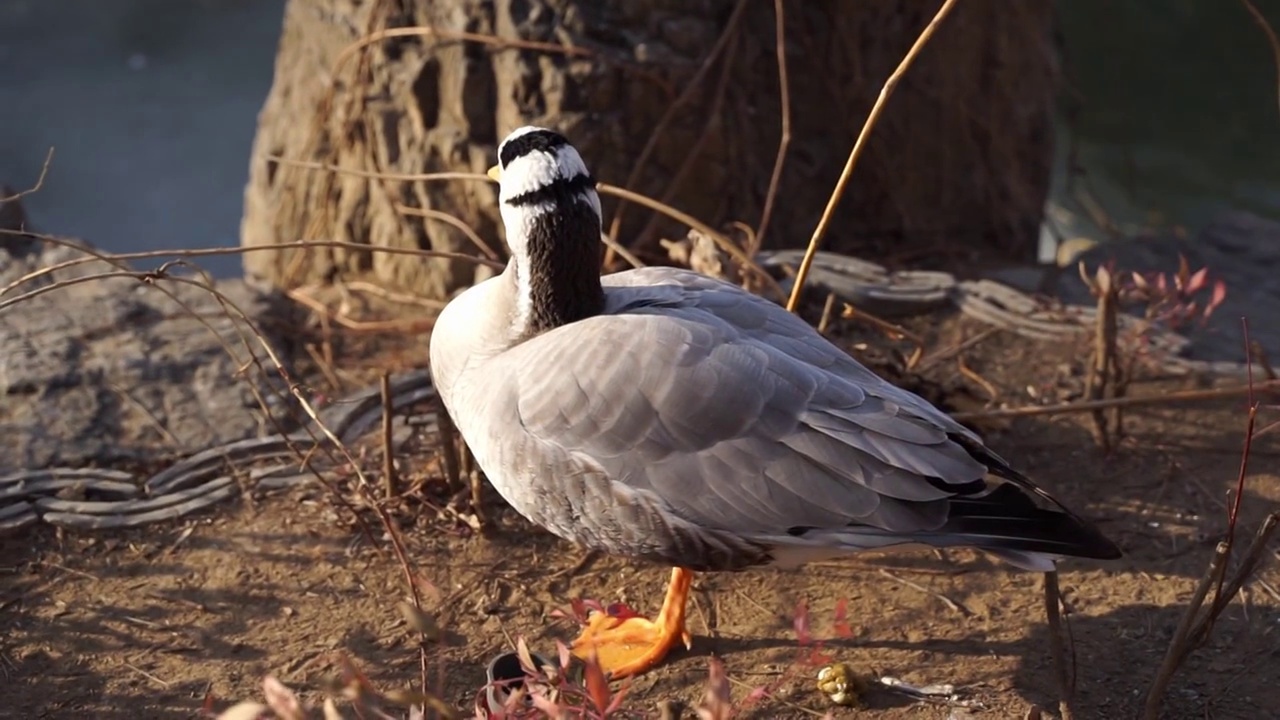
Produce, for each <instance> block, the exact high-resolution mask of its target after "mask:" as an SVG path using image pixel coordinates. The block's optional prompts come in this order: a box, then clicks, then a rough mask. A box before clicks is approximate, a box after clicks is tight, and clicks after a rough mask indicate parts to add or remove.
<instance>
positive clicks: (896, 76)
mask: <svg viewBox="0 0 1280 720" xmlns="http://www.w3.org/2000/svg"><path fill="white" fill-rule="evenodd" d="M955 4H956V0H944V1H943V3H942V7H940V8H938V12H937V13H935V14H934V16H933V19H932V20H930V21H929V24H928V25H926V26H925V28H924V30H923V31H921V33H920V36H919V37H917V38H916V41H915V43H914V44H913V45H912V46H911V49H910V50H908V51H907V54H906V56H905V57H903V58H902V62H900V63H898V67H897V69H895V70H894V71H893V74H892V75H890V76H889V79H888V80H886V81H885V82H884V85H883V86H882V87H881V88H880V96H879V97H877V98H876V102H875V104H874V105H872V106H871V112H870V113H868V114H867V121H866V122H865V123H863V124H862V130H861V131H860V132H859V133H858V139H857V140H855V141H854V143H853V149H852V150H850V151H849V159H848V160H846V161H845V163H844V170H842V171H841V172H840V179H839V180H838V181H837V182H836V187H835V190H833V191H832V193H831V197H830V198H828V200H827V206H826V208H825V209H823V211H822V218H821V219H820V220H818V226H817V227H816V228H814V230H813V237H811V238H809V246H808V247H807V248H805V251H804V259H803V260H801V261H800V268H799V270H797V271H796V282H795V285H794V286H793V287H792V288H791V297H790V298H789V299H788V300H787V310H789V311H791V312H795V310H796V307H798V306H799V304H800V293H801V292H802V291H803V290H804V281H805V279H806V278H808V277H809V268H810V267H811V266H812V265H813V258H814V257H815V256H816V255H817V254H818V248H819V246H821V245H822V237H823V236H824V235H825V234H826V232H827V226H828V225H830V224H831V218H832V216H833V215H834V214H835V209H836V205H838V204H839V203H840V198H841V197H843V196H844V190H845V187H846V186H847V185H848V184H849V176H850V175H852V174H853V168H854V166H855V165H857V163H858V157H859V156H861V155H862V150H863V148H864V147H866V143H867V136H868V135H870V134H871V128H872V127H874V126H875V124H876V120H878V119H879V117H880V113H882V112H884V107H885V101H886V100H888V99H889V96H890V95H892V94H893V91H894V89H895V88H896V87H898V81H899V80H900V79H901V78H902V75H903V73H905V72H906V71H907V68H909V67H911V63H912V62H913V61H915V59H916V56H917V55H919V54H920V50H921V49H922V48H924V46H925V45H926V44H927V43H928V42H929V38H931V37H933V32H934V30H936V29H937V28H938V24H939V23H941V22H942V20H943V18H945V17H946V16H947V13H949V12H951V8H952V6H954V5H955Z"/></svg>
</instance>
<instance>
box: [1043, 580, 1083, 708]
mask: <svg viewBox="0 0 1280 720" xmlns="http://www.w3.org/2000/svg"><path fill="white" fill-rule="evenodd" d="M1061 607H1062V591H1061V590H1060V589H1059V588H1058V571H1057V570H1052V571H1050V572H1047V573H1045V574H1044V614H1045V618H1046V620H1047V621H1048V624H1049V652H1050V654H1052V655H1053V666H1054V670H1055V671H1056V674H1057V678H1058V713H1059V714H1060V715H1061V716H1062V720H1072V718H1074V717H1075V710H1074V707H1073V704H1074V702H1073V701H1074V699H1075V694H1076V679H1075V671H1074V668H1073V667H1072V666H1071V664H1070V663H1069V662H1068V661H1067V638H1066V634H1065V633H1064V632H1063V627H1062V613H1061V611H1060V609H1061Z"/></svg>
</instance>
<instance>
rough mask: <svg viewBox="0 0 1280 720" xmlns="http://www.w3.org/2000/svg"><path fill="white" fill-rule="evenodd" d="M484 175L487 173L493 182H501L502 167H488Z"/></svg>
mask: <svg viewBox="0 0 1280 720" xmlns="http://www.w3.org/2000/svg"><path fill="white" fill-rule="evenodd" d="M485 175H488V176H489V177H490V179H492V180H493V181H494V182H502V168H500V167H498V166H497V165H494V166H493V167H491V168H489V171H488V172H486V173H485Z"/></svg>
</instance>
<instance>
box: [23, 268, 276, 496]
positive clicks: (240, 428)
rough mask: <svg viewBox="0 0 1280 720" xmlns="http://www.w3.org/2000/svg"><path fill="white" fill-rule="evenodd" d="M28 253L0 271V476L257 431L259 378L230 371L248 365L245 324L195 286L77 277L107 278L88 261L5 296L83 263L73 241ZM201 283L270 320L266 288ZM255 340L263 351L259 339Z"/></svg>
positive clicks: (257, 321) (175, 449) (189, 447)
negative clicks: (53, 268) (34, 275)
mask: <svg viewBox="0 0 1280 720" xmlns="http://www.w3.org/2000/svg"><path fill="white" fill-rule="evenodd" d="M38 248H39V251H38V252H32V253H30V254H28V255H27V256H23V257H10V258H9V259H8V261H6V262H4V264H3V265H0V291H3V294H0V475H3V474H5V473H6V472H11V471H15V470H20V469H34V468H44V467H49V466H52V465H60V466H82V465H85V464H97V465H100V464H104V463H108V462H118V461H121V460H124V461H132V462H139V463H145V464H147V465H150V464H151V463H153V462H155V461H159V460H163V459H165V458H171V457H173V456H174V455H176V454H181V453H188V452H192V451H195V450H200V449H204V448H207V447H208V446H210V445H212V444H215V443H221V442H227V441H231V440H236V439H240V438H244V437H248V436H251V435H254V434H256V433H257V432H258V431H259V429H260V427H259V426H260V425H261V424H262V420H261V418H262V417H263V415H262V412H261V411H260V410H259V409H258V406H257V403H256V402H255V401H254V399H253V396H252V393H251V392H250V385H249V383H250V382H254V381H255V378H258V377H259V376H260V373H257V372H256V370H255V369H254V368H253V366H251V365H250V366H249V370H248V371H247V372H245V373H244V377H241V376H240V370H241V368H242V367H244V366H246V365H247V364H248V363H249V361H250V354H249V351H248V350H247V349H246V347H245V345H244V342H243V340H242V339H241V335H240V333H241V332H251V329H250V328H249V326H248V325H247V324H246V323H245V322H243V321H238V320H233V319H231V318H230V317H228V315H227V313H226V312H225V311H224V310H223V309H222V307H221V306H220V305H219V304H218V302H217V300H216V299H215V298H214V296H213V295H212V294H211V293H210V292H209V291H207V290H205V289H202V288H198V287H194V286H192V285H189V284H185V283H182V282H179V281H176V280H166V279H156V280H154V281H153V282H150V283H143V282H140V281H139V280H138V279H137V278H136V277H127V276H126V277H107V278H97V279H89V278H91V277H92V276H93V275H95V274H100V273H108V272H119V271H120V269H119V268H118V267H115V266H113V265H110V264H108V263H106V262H103V261H100V260H97V259H92V260H90V261H89V262H86V263H84V264H82V265H75V266H72V267H67V268H63V269H59V270H56V271H54V272H52V273H49V274H47V275H43V276H40V277H39V278H36V279H33V280H29V281H27V282H23V283H21V284H18V285H16V286H15V287H12V288H9V287H8V286H9V285H10V284H11V283H14V282H15V281H16V280H17V279H19V278H21V277H22V276H24V275H26V274H28V273H31V272H33V271H36V270H38V269H40V268H44V267H49V266H52V265H55V264H58V263H63V262H67V261H73V260H76V259H80V258H85V257H87V256H89V253H87V252H86V251H85V250H84V249H81V248H80V247H69V246H64V245H55V244H49V243H42V244H41V245H39V246H38ZM3 257H4V256H3V253H0V258H3ZM58 283H61V284H62V286H60V287H55V284H58ZM215 287H216V289H217V290H218V291H219V292H221V293H222V294H224V295H225V296H226V298H227V300H228V301H230V302H231V303H234V304H235V305H236V306H237V307H239V308H240V309H241V310H242V311H243V312H244V313H245V315H247V316H248V318H249V321H250V322H251V323H253V325H254V326H256V327H257V328H259V329H260V330H264V331H270V329H271V328H272V324H271V323H270V322H268V320H269V319H270V318H271V317H272V313H275V314H276V316H278V314H279V305H278V304H277V303H276V302H275V300H274V296H273V295H272V294H270V293H268V292H264V291H262V290H259V289H255V288H254V287H253V286H251V285H250V284H248V283H247V282H245V281H241V280H233V281H227V282H219V283H217V285H216V286H215ZM165 291H169V292H171V293H173V295H174V296H176V297H177V298H178V299H179V300H181V301H182V303H185V304H186V305H187V306H188V308H189V309H188V308H184V307H183V306H182V305H181V304H180V303H179V302H177V301H175V300H174V299H173V298H172V297H170V296H169V295H167V294H166V292H165ZM27 293H30V294H31V295H30V296H28V297H22V296H23V295H24V294H27ZM36 293H42V294H36ZM202 321H203V322H202ZM205 323H208V326H206V325H205ZM247 337H248V338H249V340H250V343H251V344H252V345H253V352H254V353H255V354H256V355H258V356H259V357H263V356H264V353H263V351H262V348H261V346H260V345H259V344H258V342H259V341H258V340H257V339H255V338H254V337H253V335H251V334H250V335H247ZM266 340H267V342H270V343H272V344H276V339H275V337H274V336H273V335H268V336H267V337H266ZM224 343H225V347H224ZM263 362H264V363H265V362H266V360H265V359H264V360H263ZM272 431H274V428H272Z"/></svg>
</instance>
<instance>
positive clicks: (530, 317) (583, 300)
mask: <svg viewBox="0 0 1280 720" xmlns="http://www.w3.org/2000/svg"><path fill="white" fill-rule="evenodd" d="M489 177H491V178H493V179H494V180H497V181H498V186H499V190H498V201H499V203H500V206H499V209H500V211H501V214H502V223H503V225H504V226H505V228H506V234H507V245H508V246H509V248H510V250H511V261H510V263H509V265H508V272H510V273H512V274H513V275H514V279H515V282H516V307H515V316H514V317H513V319H512V322H513V325H514V327H515V329H516V331H517V334H518V335H520V336H522V337H529V336H533V335H538V334H540V333H543V332H546V331H548V330H551V329H554V328H556V327H558V326H560V325H565V324H568V323H571V322H576V321H578V320H582V319H585V318H587V317H590V316H592V315H596V314H599V313H600V312H601V311H602V310H603V309H604V290H603V288H602V287H601V285H600V263H601V260H602V250H601V245H600V230H601V210H600V196H599V194H597V193H596V181H595V179H594V178H593V177H592V176H591V173H590V172H589V171H588V170H587V165H586V163H585V162H583V160H582V156H581V155H579V154H578V151H577V149H576V148H574V147H573V145H571V144H569V141H568V140H567V139H566V138H565V137H564V136H563V135H561V134H560V133H558V132H555V131H553V130H548V129H546V128H540V127H533V126H526V127H522V128H519V129H517V130H515V131H513V132H512V133H511V134H509V135H507V137H506V138H505V139H504V140H503V141H502V143H501V144H500V145H499V146H498V164H497V165H495V166H494V167H492V168H490V169H489Z"/></svg>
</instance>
